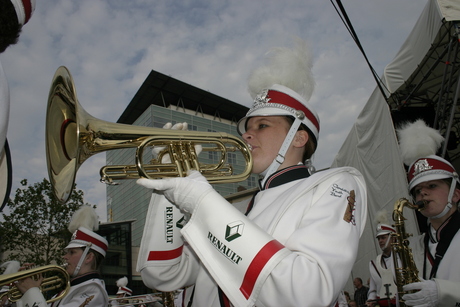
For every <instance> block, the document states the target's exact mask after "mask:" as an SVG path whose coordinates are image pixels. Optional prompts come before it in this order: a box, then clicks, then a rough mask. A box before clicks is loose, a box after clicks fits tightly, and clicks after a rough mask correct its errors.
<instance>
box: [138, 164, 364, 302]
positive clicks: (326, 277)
mask: <svg viewBox="0 0 460 307" xmlns="http://www.w3.org/2000/svg"><path fill="white" fill-rule="evenodd" d="M306 173H308V171H307V168H306V167H305V166H303V165H301V166H294V167H291V168H288V169H284V170H281V171H279V172H277V173H275V174H273V175H272V176H271V177H270V178H269V179H268V180H267V182H266V185H265V187H264V189H263V190H261V191H260V192H258V194H257V195H256V197H255V200H254V206H253V208H252V210H251V211H250V213H249V214H248V215H247V216H245V215H244V214H242V213H241V212H239V211H238V210H236V209H235V208H234V207H233V206H232V205H231V204H229V203H228V202H226V201H225V200H224V199H223V198H222V200H221V199H219V198H218V197H216V198H215V201H214V202H212V203H206V202H204V201H203V202H201V203H200V204H199V205H198V206H197V208H195V211H194V212H193V214H192V217H191V219H190V221H189V222H188V223H187V225H186V226H185V227H184V228H183V229H182V231H181V233H182V235H183V236H184V239H185V240H186V242H185V244H182V243H181V242H183V241H181V240H179V237H178V236H177V235H175V236H171V235H170V236H167V235H163V233H164V234H167V233H168V232H167V231H163V229H162V228H164V229H168V230H170V228H169V227H167V226H165V225H166V224H167V223H166V222H165V223H161V222H159V220H160V219H159V218H158V217H159V216H163V211H168V210H169V209H168V210H163V209H159V208H160V207H161V206H168V205H167V200H166V199H165V198H164V197H162V196H159V195H157V194H155V193H154V196H153V198H152V202H151V204H150V208H149V213H148V215H147V221H146V226H145V229H144V236H143V238H142V242H141V247H140V252H139V259H138V268H137V270H138V271H140V272H141V275H142V278H143V281H144V283H145V284H146V285H147V286H149V287H151V288H154V289H158V290H160V291H172V290H175V289H179V288H183V287H185V286H188V285H192V284H195V290H194V291H195V293H194V296H193V306H200V307H207V306H221V305H220V301H219V293H218V287H217V286H219V287H220V288H221V289H222V290H223V292H224V293H225V295H226V296H227V297H228V298H229V299H230V301H231V303H232V304H233V305H234V306H253V305H256V306H283V307H289V306H296V307H297V306H333V305H334V304H335V303H336V300H337V298H338V295H339V293H340V291H341V290H342V289H343V287H344V286H345V283H346V281H347V280H348V278H349V276H350V273H351V269H352V267H353V263H354V261H355V259H356V256H357V252H358V243H359V238H360V236H361V234H362V232H363V229H364V226H365V223H366V214H367V195H366V188H365V182H364V179H363V177H362V175H361V174H360V173H359V172H358V171H357V170H356V169H354V168H351V167H342V168H335V169H330V170H327V171H322V172H318V173H315V174H314V175H312V176H310V177H308V178H305V177H306V176H308V174H306ZM299 174H303V175H302V176H299ZM169 206H170V205H169ZM170 217H171V216H170ZM154 220H155V221H157V223H156V224H152V223H154V222H153V221H154ZM174 220H175V221H176V220H177V219H176V218H175V219H174ZM153 233H155V236H154V235H152V234H153ZM172 237H174V242H175V243H174V245H171V248H170V249H169V250H167V248H166V247H165V246H166V245H165V244H164V242H159V240H160V239H159V238H161V240H163V238H164V239H166V238H169V239H170V241H172V240H171V238H172ZM163 241H164V240H163ZM179 245H180V246H179ZM156 252H159V253H160V255H161V257H151V256H152V255H154V254H155V253H156Z"/></svg>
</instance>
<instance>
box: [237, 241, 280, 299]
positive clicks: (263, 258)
mask: <svg viewBox="0 0 460 307" xmlns="http://www.w3.org/2000/svg"><path fill="white" fill-rule="evenodd" d="M283 248H284V246H283V244H281V243H280V242H278V241H276V240H272V241H270V242H268V243H267V244H265V246H264V247H262V249H261V250H260V251H259V252H258V253H257V255H256V256H255V257H254V259H252V261H251V264H250V265H249V267H248V269H247V271H246V274H245V275H244V278H243V283H242V284H241V287H240V291H241V293H243V295H244V297H245V298H246V299H248V298H249V297H250V296H251V293H252V290H254V285H255V284H256V281H257V278H258V277H259V275H260V272H262V269H263V268H264V267H265V265H266V264H267V262H268V261H269V260H270V259H271V258H272V257H273V255H274V254H276V253H277V252H278V251H279V250H281V249H283Z"/></svg>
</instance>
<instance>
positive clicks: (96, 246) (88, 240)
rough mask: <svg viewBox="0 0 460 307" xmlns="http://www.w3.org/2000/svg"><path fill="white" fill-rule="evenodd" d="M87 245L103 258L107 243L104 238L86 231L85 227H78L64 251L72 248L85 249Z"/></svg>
mask: <svg viewBox="0 0 460 307" xmlns="http://www.w3.org/2000/svg"><path fill="white" fill-rule="evenodd" d="M88 245H90V249H93V250H95V251H96V252H98V253H99V254H101V255H102V256H104V257H105V254H106V253H107V248H108V246H109V243H108V242H107V240H106V239H105V238H103V237H101V236H100V235H98V234H97V233H95V232H93V231H91V230H89V229H86V228H85V227H80V228H78V229H77V230H76V231H75V232H74V233H73V235H72V239H71V241H70V242H69V244H68V245H67V246H66V249H67V248H74V247H85V246H88Z"/></svg>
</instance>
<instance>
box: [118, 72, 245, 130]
mask: <svg viewBox="0 0 460 307" xmlns="http://www.w3.org/2000/svg"><path fill="white" fill-rule="evenodd" d="M152 104H154V105H158V106H163V107H168V106H169V105H175V106H176V105H178V106H179V107H184V108H186V109H189V110H193V111H198V112H200V113H201V112H202V113H205V114H208V115H211V116H216V117H217V118H222V119H227V120H230V121H235V122H236V121H238V120H239V119H240V118H242V117H244V116H245V115H246V112H247V111H248V108H247V107H245V106H243V105H240V104H238V103H235V102H233V101H231V100H228V99H226V98H222V97H220V96H217V95H214V94H212V93H210V92H208V91H204V90H202V89H199V88H197V87H195V86H193V85H190V84H187V83H184V82H182V81H179V80H177V79H174V78H172V77H170V76H167V75H164V74H162V73H160V72H157V71H154V70H152V71H151V72H150V74H149V75H148V77H147V79H145V81H144V83H143V84H142V85H141V87H140V88H139V90H138V91H137V93H136V94H135V95H134V98H133V99H132V100H131V102H130V103H129V105H128V106H127V107H126V109H125V111H124V112H123V114H122V115H121V116H120V118H119V119H118V121H117V123H123V124H132V123H133V122H134V121H135V120H136V119H137V118H138V117H139V116H140V115H141V114H142V113H143V112H144V111H145V110H146V109H147V108H148V107H149V106H150V105H152Z"/></svg>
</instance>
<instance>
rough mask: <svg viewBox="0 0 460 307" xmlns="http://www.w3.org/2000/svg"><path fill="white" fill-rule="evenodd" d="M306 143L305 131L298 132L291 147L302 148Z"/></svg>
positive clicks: (306, 135) (306, 134)
mask: <svg viewBox="0 0 460 307" xmlns="http://www.w3.org/2000/svg"><path fill="white" fill-rule="evenodd" d="M307 142H308V132H307V131H305V130H298V131H297V132H296V134H295V137H294V141H293V145H294V146H295V147H304V146H305V144H307Z"/></svg>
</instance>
